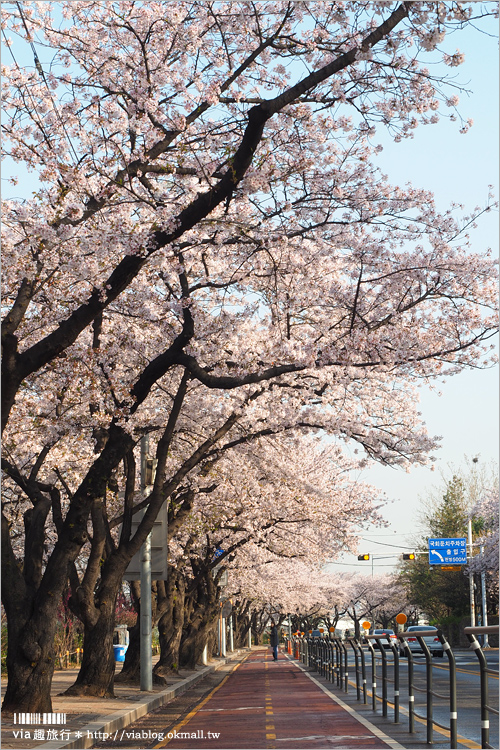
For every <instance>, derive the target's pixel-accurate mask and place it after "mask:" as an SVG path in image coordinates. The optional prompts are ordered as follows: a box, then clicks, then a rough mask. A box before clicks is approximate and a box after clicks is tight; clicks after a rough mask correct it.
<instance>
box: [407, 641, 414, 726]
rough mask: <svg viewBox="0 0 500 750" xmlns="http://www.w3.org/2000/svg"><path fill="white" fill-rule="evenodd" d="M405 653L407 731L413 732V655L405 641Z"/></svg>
mask: <svg viewBox="0 0 500 750" xmlns="http://www.w3.org/2000/svg"><path fill="white" fill-rule="evenodd" d="M405 651H406V656H407V657H408V724H409V727H408V731H409V732H410V734H413V732H414V731H415V691H414V688H413V654H412V652H411V649H410V647H409V646H408V644H407V643H406V641H405Z"/></svg>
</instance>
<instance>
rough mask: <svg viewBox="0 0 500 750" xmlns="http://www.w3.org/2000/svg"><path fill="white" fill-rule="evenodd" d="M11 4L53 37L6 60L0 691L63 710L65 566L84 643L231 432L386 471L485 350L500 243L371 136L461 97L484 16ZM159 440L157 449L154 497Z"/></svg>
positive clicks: (101, 629)
mask: <svg viewBox="0 0 500 750" xmlns="http://www.w3.org/2000/svg"><path fill="white" fill-rule="evenodd" d="M2 12H3V21H2V23H3V29H4V32H5V35H6V37H7V35H8V34H12V35H16V36H18V37H21V38H24V39H25V40H26V41H29V42H30V43H31V44H32V45H33V48H35V49H38V50H41V49H43V50H44V54H47V55H50V64H48V65H47V64H46V63H45V59H44V61H43V64H42V63H40V61H39V59H38V57H36V61H35V62H36V65H35V68H31V67H30V66H29V65H23V66H21V65H19V64H18V62H17V59H16V57H15V56H14V62H13V64H12V65H9V66H4V76H3V85H4V94H3V95H4V100H3V101H4V110H5V119H4V125H3V129H4V130H3V132H4V139H3V146H4V149H5V153H6V154H7V156H8V158H10V159H11V160H13V162H15V163H18V164H19V165H20V166H21V167H22V168H26V169H27V170H29V171H30V172H32V173H34V174H35V175H36V178H37V180H38V182H39V184H38V185H37V190H36V192H35V193H34V194H33V196H32V198H31V199H30V200H24V201H23V200H16V199H7V200H6V201H5V202H4V209H3V216H4V223H3V231H4V235H3V253H4V284H3V290H2V292H3V301H2V304H3V311H4V318H3V324H2V352H3V358H2V367H3V388H2V420H3V421H2V429H3V435H4V459H3V468H4V472H5V474H6V477H7V479H6V483H5V484H6V486H5V492H6V494H5V498H6V506H5V510H4V513H3V516H2V535H3V544H2V562H3V570H4V576H5V585H4V587H3V601H4V606H5V609H6V613H7V619H8V625H9V651H8V657H7V661H8V671H9V684H8V688H7V692H6V696H5V699H4V707H5V708H6V709H9V710H21V709H24V708H25V709H27V710H30V711H35V710H42V711H50V709H51V703H50V681H51V677H52V672H53V635H54V622H55V612H56V609H57V604H58V601H59V599H60V596H61V593H62V591H63V590H64V588H65V586H66V585H67V581H68V579H72V581H73V583H72V587H73V588H74V591H75V600H76V599H77V598H78V597H80V611H81V612H83V609H86V610H87V611H86V614H85V617H86V619H87V623H88V626H87V632H88V637H89V638H90V639H91V640H90V641H89V643H88V645H89V647H88V648H87V656H86V657H85V658H86V659H88V660H91V658H92V657H91V652H92V648H91V645H92V642H94V643H99V642H104V643H105V642H108V641H109V630H110V625H109V623H110V621H112V617H113V613H114V606H115V601H116V596H117V592H118V591H119V587H120V582H121V578H122V575H123V572H124V570H125V568H126V566H127V564H128V561H129V560H130V559H131V557H132V555H133V554H134V553H135V552H137V551H138V550H139V548H140V546H141V544H142V543H143V542H144V540H145V539H146V537H147V534H148V533H149V531H150V530H151V528H152V525H153V523H154V520H155V518H156V515H157V513H158V511H159V509H160V507H161V505H162V504H163V503H164V502H168V503H169V512H170V511H171V515H172V523H174V525H175V523H176V517H177V513H180V515H179V516H178V517H177V522H178V525H179V526H180V525H181V523H182V522H183V518H184V517H185V515H186V514H187V513H188V512H189V506H190V503H192V502H193V501H194V500H193V498H192V497H191V491H193V492H194V494H195V495H197V494H199V488H200V486H201V487H202V488H203V484H201V485H200V484H198V477H201V478H202V477H203V472H204V471H208V469H209V466H210V463H211V462H212V461H214V460H215V459H216V458H218V457H219V456H220V455H222V454H224V452H226V451H229V450H231V449H233V448H235V447H236V446H237V445H239V444H243V443H248V442H249V441H250V440H252V439H257V438H258V437H262V436H264V435H273V434H276V433H281V432H284V431H291V430H295V431H297V432H298V433H307V432H316V433H317V432H318V431H324V432H325V433H328V434H330V435H331V436H333V437H336V438H337V439H339V440H341V441H342V440H343V441H344V442H345V443H348V444H352V445H353V447H354V445H355V444H356V445H357V446H359V448H360V449H361V450H362V452H363V453H364V454H366V455H367V456H369V457H371V458H374V459H376V460H379V461H382V462H385V463H389V464H393V465H395V466H404V467H408V466H410V465H411V464H412V463H414V462H424V461H425V460H426V458H427V456H428V454H429V451H432V449H433V447H434V445H435V443H434V441H433V440H432V439H430V438H429V437H428V436H427V435H426V433H425V430H424V428H423V426H422V424H421V418H420V415H419V414H418V412H417V411H416V407H415V406H414V403H413V402H414V397H413V393H414V392H413V390H412V389H413V388H414V385H415V383H417V382H422V381H430V380H432V379H433V378H435V377H438V376H439V377H443V376H444V375H453V374H456V373H458V372H460V371H461V370H462V369H463V368H465V367H469V366H473V367H477V366H481V365H482V364H483V363H484V362H488V348H489V341H488V340H489V338H490V337H491V335H492V334H493V332H494V331H495V329H496V326H497V319H496V314H495V305H496V275H495V264H494V262H493V261H492V260H491V258H490V257H489V256H488V254H487V253H486V254H481V253H477V252H476V253H473V252H472V251H471V250H470V248H469V247H468V244H467V236H466V234H464V232H463V229H464V227H466V226H467V225H468V223H469V222H471V221H472V220H473V218H474V217H462V218H460V219H457V218H455V216H454V213H453V211H452V210H451V209H450V210H449V211H447V212H445V213H439V212H438V211H437V209H436V207H435V205H434V203H433V199H432V195H431V194H430V193H428V192H427V191H423V190H416V189H414V188H412V187H411V186H408V187H406V188H404V189H403V188H401V187H397V186H391V185H390V184H389V183H388V181H387V179H386V178H385V177H384V176H383V175H382V174H380V173H379V172H378V170H377V169H376V167H375V166H374V164H373V160H372V157H373V155H374V152H375V151H376V148H377V147H376V146H374V145H373V138H374V136H375V133H376V128H377V127H378V126H380V127H386V128H388V129H389V131H390V132H392V133H393V135H394V137H396V138H403V137H411V134H412V132H413V129H414V128H415V126H416V124H418V122H421V123H432V122H435V121H437V120H438V119H439V117H440V116H446V113H449V112H451V113H452V114H453V116H455V110H456V104H457V101H456V98H455V97H456V90H457V88H456V84H455V83H453V96H451V92H450V89H449V88H447V82H446V80H445V79H444V77H443V76H438V75H433V74H432V73H431V72H430V71H429V69H428V68H427V67H426V63H425V62H424V58H426V57H427V56H431V57H432V56H433V58H434V59H436V60H444V62H445V64H446V65H448V66H451V67H454V66H456V65H458V64H459V63H460V62H461V55H460V53H459V52H456V51H455V50H454V48H453V51H452V50H451V48H450V50H448V51H446V49H445V47H444V46H443V45H444V44H445V43H446V42H445V36H446V31H447V30H452V29H459V28H461V27H463V26H464V25H465V24H467V23H468V22H470V21H472V20H473V18H474V15H475V14H476V13H479V14H483V13H489V12H493V11H492V10H490V7H489V6H488V4H486V5H485V6H483V5H481V6H479V7H476V5H475V4H474V3H471V4H462V3H456V2H449V3H434V2H430V3H406V2H403V3H401V4H395V5H392V4H387V3H385V2H384V3H375V4H359V3H357V2H350V3H349V2H348V3H345V4H342V5H340V4H328V3H327V4H325V3H315V2H314V3H310V4H303V3H293V2H290V3H264V4H260V3H259V4H257V5H252V6H248V4H247V3H234V2H231V3H219V4H217V5H216V6H214V5H213V4H212V3H208V2H201V3H193V4H191V3H184V2H174V3H171V2H168V3H167V2H151V3H141V2H134V1H133V0H122V1H120V2H111V1H110V2H97V3H93V4H91V5H89V4H88V3H87V2H83V1H82V2H81V1H80V0H77V1H75V2H65V3H59V4H57V6H55V7H53V6H52V5H51V4H49V3H47V4H41V3H34V4H31V3H28V2H25V3H23V4H17V3H15V4H14V3H13V4H9V3H5V4H3V6H2ZM20 12H22V17H21V16H20ZM12 49H14V47H13V48H12ZM466 128H467V125H466V124H465V123H463V124H462V129H463V130H466ZM486 208H489V205H488V206H486ZM146 434H150V435H151V437H152V443H153V445H154V449H155V452H156V459H157V462H158V463H157V472H156V478H155V482H154V486H153V489H152V492H151V495H150V496H149V498H148V499H147V500H144V499H143V498H142V497H139V496H138V493H137V486H136V485H137V481H136V473H137V472H136V469H135V464H136V454H137V448H136V446H137V445H138V443H139V441H140V440H141V438H142V437H143V436H144V435H146ZM193 483H194V484H193ZM192 486H193V487H194V489H191V487H192ZM141 508H146V512H145V514H144V516H143V519H142V521H141V523H140V525H139V527H138V529H137V531H136V532H135V533H134V534H132V531H131V519H132V516H133V514H134V513H136V512H137V511H138V510H140V509H141ZM20 524H22V526H20ZM120 524H121V533H120V537H119V540H118V539H116V538H114V536H113V534H114V533H115V532H113V529H117V528H118V526H119V525H120ZM22 527H24V531H23V532H21V531H20V528H22ZM101 561H103V562H102V565H101ZM97 571H99V573H98V576H97V577H96V573H97ZM90 591H92V592H93V594H94V596H95V599H94V601H93V602H92V604H91V606H88V602H89V601H90V593H89V592H90ZM90 626H91V627H90ZM92 639H93V641H92ZM107 659H108V664H107V669H108V671H111V670H112V668H113V665H112V657H111V648H109V654H108V657H107ZM86 668H87V669H88V670H89V674H90V672H91V671H92V669H94V668H97V667H96V665H92V664H91V663H90V661H89V663H88V664H87V665H86ZM100 668H101V666H100V665H99V669H100ZM95 689H96V691H97V690H101V689H107V688H103V686H102V685H99V686H98V687H96V688H95Z"/></svg>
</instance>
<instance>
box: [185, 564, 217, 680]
mask: <svg viewBox="0 0 500 750" xmlns="http://www.w3.org/2000/svg"><path fill="white" fill-rule="evenodd" d="M191 597H192V607H191V614H190V617H189V619H188V620H187V624H186V626H185V628H184V631H183V633H182V641H181V647H180V651H179V657H180V665H181V666H182V667H185V668H187V669H194V668H195V667H196V665H197V664H198V662H199V661H200V659H201V655H202V653H203V649H204V648H205V644H206V642H207V638H208V633H209V632H210V630H212V629H213V628H214V627H215V625H216V622H217V617H218V614H219V589H218V587H217V584H216V583H215V581H214V579H213V575H212V571H211V570H207V571H205V572H204V574H203V576H202V577H201V579H200V580H199V581H198V585H197V588H196V590H195V591H193V592H192V594H191Z"/></svg>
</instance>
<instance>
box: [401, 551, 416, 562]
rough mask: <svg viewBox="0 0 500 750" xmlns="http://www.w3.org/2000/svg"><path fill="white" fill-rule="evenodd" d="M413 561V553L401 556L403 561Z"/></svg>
mask: <svg viewBox="0 0 500 750" xmlns="http://www.w3.org/2000/svg"><path fill="white" fill-rule="evenodd" d="M414 559H415V553H414V552H409V553H408V554H406V555H403V560H414Z"/></svg>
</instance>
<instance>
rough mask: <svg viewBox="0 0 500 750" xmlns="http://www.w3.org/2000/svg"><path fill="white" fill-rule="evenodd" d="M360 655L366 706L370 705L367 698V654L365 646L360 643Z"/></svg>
mask: <svg viewBox="0 0 500 750" xmlns="http://www.w3.org/2000/svg"><path fill="white" fill-rule="evenodd" d="M359 655H360V657H361V678H362V680H363V703H364V704H365V705H366V704H367V703H368V698H367V696H366V665H365V652H364V651H363V646H362V645H361V643H359Z"/></svg>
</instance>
